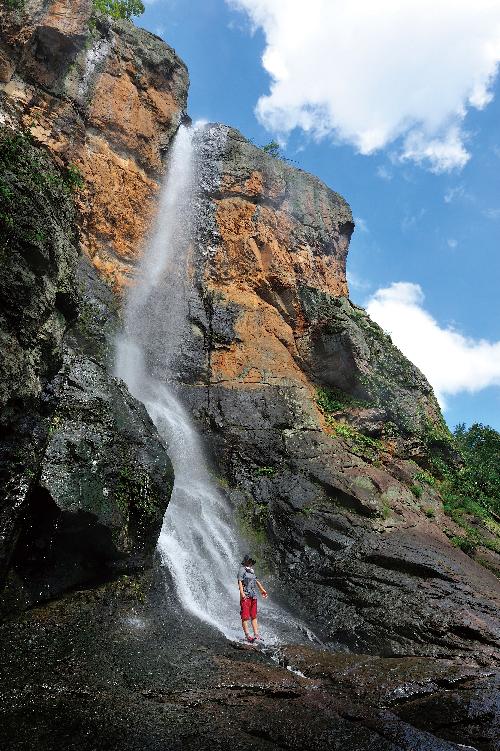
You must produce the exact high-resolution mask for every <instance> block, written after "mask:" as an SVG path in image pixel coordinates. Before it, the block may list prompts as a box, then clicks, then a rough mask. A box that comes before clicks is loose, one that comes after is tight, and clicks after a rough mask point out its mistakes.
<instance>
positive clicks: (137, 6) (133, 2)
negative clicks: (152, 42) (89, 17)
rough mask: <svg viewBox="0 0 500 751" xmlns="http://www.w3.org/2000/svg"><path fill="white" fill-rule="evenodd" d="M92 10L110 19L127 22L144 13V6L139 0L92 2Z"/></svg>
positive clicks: (95, 0)
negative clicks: (120, 19)
mask: <svg viewBox="0 0 500 751" xmlns="http://www.w3.org/2000/svg"><path fill="white" fill-rule="evenodd" d="M93 3H94V8H95V9H96V10H98V11H100V12H101V13H104V14H105V15H107V16H111V18H116V19H119V18H122V19H126V20H127V21H129V20H130V19H131V18H132V16H141V15H142V14H143V13H144V10H145V8H144V4H143V3H142V2H141V0H93Z"/></svg>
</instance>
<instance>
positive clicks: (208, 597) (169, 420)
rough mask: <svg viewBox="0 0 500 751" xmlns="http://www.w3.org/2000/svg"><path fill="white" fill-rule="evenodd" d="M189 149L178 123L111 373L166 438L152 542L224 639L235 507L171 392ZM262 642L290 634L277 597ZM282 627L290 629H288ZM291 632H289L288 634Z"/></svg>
mask: <svg viewBox="0 0 500 751" xmlns="http://www.w3.org/2000/svg"><path fill="white" fill-rule="evenodd" d="M195 168H196V165H195V155H194V148H193V134H192V131H191V130H190V129H188V128H186V127H184V126H181V127H180V129H179V131H178V134H177V136H176V138H175V141H174V144H173V146H172V150H171V154H170V163H169V170H168V174H167V178H166V180H165V183H164V186H163V189H162V194H161V198H160V206H159V211H158V216H157V220H156V226H155V227H154V230H153V233H152V235H151V239H150V242H149V244H148V246H147V248H146V250H145V253H144V256H143V259H142V262H141V265H140V268H139V271H138V282H137V284H136V285H135V286H134V287H133V288H132V289H131V292H130V295H129V299H128V301H127V306H126V311H125V333H124V335H123V336H122V337H121V339H120V341H119V343H118V347H117V368H116V370H117V375H118V376H119V377H121V378H123V380H124V381H125V382H126V383H127V385H128V387H129V389H130V391H131V393H132V394H133V395H134V396H135V397H136V398H137V399H139V400H140V401H142V402H143V403H144V404H145V406H146V408H147V410H148V412H149V414H150V416H151V418H152V420H153V422H154V423H155V425H156V427H157V429H158V431H159V433H160V435H161V436H162V437H163V438H164V439H165V440H166V442H167V444H168V447H169V455H170V458H171V460H172V464H173V466H174V471H175V485H174V489H173V493H172V497H171V500H170V504H169V506H168V509H167V513H166V514H165V519H164V523H163V528H162V531H161V535H160V539H159V542H158V549H159V552H160V554H161V558H162V561H163V564H164V565H165V566H167V567H168V569H169V570H170V572H171V574H172V578H173V581H174V583H175V587H176V592H177V596H178V598H179V600H180V602H181V604H182V605H183V607H184V608H185V610H187V611H188V612H190V613H192V614H193V615H195V616H197V617H198V618H201V619H202V620H204V621H206V622H208V623H210V624H212V625H213V626H215V627H217V628H218V629H219V630H220V631H222V632H223V633H224V634H225V635H226V636H227V637H228V638H239V637H241V623H240V620H239V606H238V602H239V595H238V589H237V586H236V570H237V567H238V564H239V561H240V560H241V558H242V547H241V543H240V541H239V539H238V538H237V535H236V533H235V531H234V529H233V524H232V519H231V516H232V514H231V509H230V507H229V505H228V503H227V502H226V499H225V498H224V497H223V495H222V494H221V492H220V491H219V489H218V488H217V487H216V486H215V484H214V483H213V482H212V480H211V477H210V474H209V472H208V470H207V467H206V464H205V461H204V457H203V450H202V446H201V443H200V439H199V437H198V435H197V432H196V430H195V428H194V426H193V424H192V422H191V420H190V418H189V415H188V414H187V412H186V410H185V408H184V407H183V406H182V404H181V403H180V401H179V399H178V397H177V395H176V393H175V383H174V382H173V378H172V374H171V371H170V365H171V361H172V358H173V357H174V355H175V354H176V353H178V352H179V348H181V347H182V339H183V332H184V331H185V330H186V329H185V327H186V325H187V317H186V313H187V310H186V305H187V303H186V294H185V286H184V285H185V281H186V255H187V247H188V245H189V239H190V235H191V233H192V226H193V221H192V220H193V209H192V203H193V197H194V195H195V171H196V169H195ZM260 620H261V623H262V627H263V629H262V630H263V634H264V636H265V638H266V640H267V641H269V642H276V641H279V640H281V639H283V638H287V639H290V634H295V638H296V632H297V626H298V624H296V623H295V622H294V621H293V619H291V617H290V616H288V615H287V614H286V613H284V612H283V611H282V610H280V609H279V608H278V607H277V606H276V605H273V603H262V604H261V614H260ZM287 631H288V635H286V633H287ZM292 638H293V637H292Z"/></svg>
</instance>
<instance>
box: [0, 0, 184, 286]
mask: <svg viewBox="0 0 500 751" xmlns="http://www.w3.org/2000/svg"><path fill="white" fill-rule="evenodd" d="M14 5H15V4H14ZM17 5H18V7H19V10H14V11H7V10H5V7H4V8H3V9H2V8H1V7H0V34H1V41H0V102H1V107H2V119H3V122H4V123H7V124H11V125H13V126H15V127H24V128H26V129H29V130H30V132H31V133H32V135H33V136H34V138H35V139H36V140H37V142H39V143H41V144H44V145H45V146H46V147H48V148H49V149H50V151H51V152H52V154H53V155H55V156H56V157H58V158H59V159H61V160H62V161H63V162H64V163H65V164H68V163H72V164H74V165H76V166H77V167H78V169H79V170H80V172H81V174H82V177H83V178H84V183H85V187H84V189H83V190H82V191H81V193H80V194H79V212H78V224H79V227H80V239H81V243H82V245H83V249H84V251H85V252H86V253H87V254H88V255H89V256H90V257H91V258H92V262H93V264H94V266H95V267H96V268H97V269H98V270H99V272H100V273H101V275H102V276H104V277H105V278H106V279H108V280H110V281H111V282H113V283H114V284H115V285H117V286H118V287H120V286H121V285H122V284H123V282H124V279H125V277H126V275H127V274H128V273H129V271H130V267H131V264H132V263H133V261H134V259H136V258H137V256H138V254H139V253H140V250H141V247H142V243H143V240H144V236H145V234H146V232H147V229H148V227H149V224H150V221H151V216H152V212H153V210H154V205H155V196H156V194H157V191H158V186H159V182H160V180H161V174H162V171H163V168H162V153H163V151H164V150H166V149H167V148H168V145H169V143H170V140H171V138H172V136H173V134H174V133H175V131H176V129H177V127H178V124H179V118H180V115H181V113H182V111H183V110H184V108H185V106H186V99H187V89H188V75H187V71H186V67H185V65H184V64H183V62H182V61H181V60H180V59H179V58H178V57H177V56H176V54H175V52H174V51H173V50H172V49H171V48H170V47H168V46H167V45H166V44H164V42H162V40H160V39H158V38H157V37H155V36H154V35H153V34H149V33H147V32H144V31H141V30H140V29H137V28H135V27H134V26H132V24H130V23H129V22H126V21H111V19H109V18H107V17H106V16H103V15H101V14H99V13H96V12H95V9H94V6H93V3H92V0H76V1H75V0H26V2H25V3H18V4H17Z"/></svg>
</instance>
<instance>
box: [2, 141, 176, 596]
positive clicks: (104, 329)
mask: <svg viewBox="0 0 500 751" xmlns="http://www.w3.org/2000/svg"><path fill="white" fill-rule="evenodd" d="M1 138H2V146H3V149H4V151H3V152H2V153H3V154H4V155H5V153H6V151H8V156H9V160H8V164H4V171H3V173H2V178H1V179H2V184H3V185H5V190H3V192H2V197H3V204H2V206H1V207H0V209H1V215H2V227H1V236H0V241H1V252H2V258H3V259H4V263H3V264H2V270H1V274H0V289H1V293H2V294H1V306H2V307H1V311H0V337H1V340H2V353H3V362H2V371H1V373H0V394H1V406H2V411H1V436H0V475H1V480H2V490H1V497H0V525H1V526H0V529H1V537H0V561H1V564H2V566H1V576H0V582H1V583H2V584H3V583H4V582H5V580H6V579H7V588H6V590H5V591H4V596H3V609H7V610H9V609H13V608H17V607H23V606H25V605H29V604H33V603H34V602H37V601H40V600H44V599H48V598H51V597H54V596H56V595H58V594H60V593H61V592H64V591H65V590H67V589H70V588H72V587H74V586H76V585H79V584H82V583H85V582H89V581H93V580H99V579H101V580H102V579H103V578H108V577H113V576H116V575H117V574H118V573H123V572H124V571H127V572H133V571H137V570H140V569H143V568H145V567H148V566H150V565H151V561H152V556H153V551H154V549H155V546H156V541H157V538H158V535H159V531H160V528H161V524H162V520H163V515H164V511H165V508H166V506H167V503H168V500H169V497H170V492H171V489H172V484H173V472H172V467H171V464H170V461H169V459H168V457H167V453H166V449H165V447H164V446H163V445H162V443H161V441H160V439H159V437H158V435H157V433H156V429H155V428H154V426H153V424H152V423H151V421H150V419H149V417H148V416H147V414H146V411H145V409H144V407H143V406H142V405H140V404H139V403H138V402H137V401H136V400H135V399H133V398H132V397H131V396H130V394H129V393H128V391H127V389H126V387H125V386H124V384H123V383H121V382H120V381H118V380H117V379H115V378H114V377H113V376H112V375H111V373H110V364H111V360H112V357H111V354H112V352H111V350H112V348H113V339H114V334H115V331H116V329H117V327H118V323H119V321H118V317H117V313H116V303H115V302H114V299H113V295H112V293H111V291H110V290H109V289H107V287H106V285H105V284H104V283H103V282H102V281H101V280H100V279H99V278H98V276H97V274H96V272H95V271H94V270H93V269H92V268H91V267H90V265H89V263H88V261H86V260H84V259H83V258H80V259H79V258H78V253H77V250H76V247H75V242H76V238H75V233H74V224H73V222H74V210H73V207H72V197H71V192H70V190H69V188H68V187H67V185H66V184H65V182H64V173H61V172H60V171H59V170H58V169H57V168H56V167H55V166H54V163H53V161H52V160H51V158H50V157H49V156H47V155H46V154H44V153H43V152H42V151H41V150H40V149H38V148H36V147H35V146H33V145H32V144H31V143H30V142H29V140H28V139H27V138H25V137H23V136H14V135H13V133H12V132H10V131H8V130H4V131H3V132H2V133H1ZM40 175H42V176H43V183H42V184H41V185H40V184H39V181H40ZM27 200H28V201H30V203H31V205H32V207H33V208H32V211H31V213H30V214H27V213H26V206H25V202H26V201H27Z"/></svg>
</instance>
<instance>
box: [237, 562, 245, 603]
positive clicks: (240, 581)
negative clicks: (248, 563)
mask: <svg viewBox="0 0 500 751" xmlns="http://www.w3.org/2000/svg"><path fill="white" fill-rule="evenodd" d="M244 575H245V569H244V568H243V567H241V568H240V570H239V571H238V588H239V590H240V599H241V600H245V599H246V594H245V592H244V591H243V576H244Z"/></svg>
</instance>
